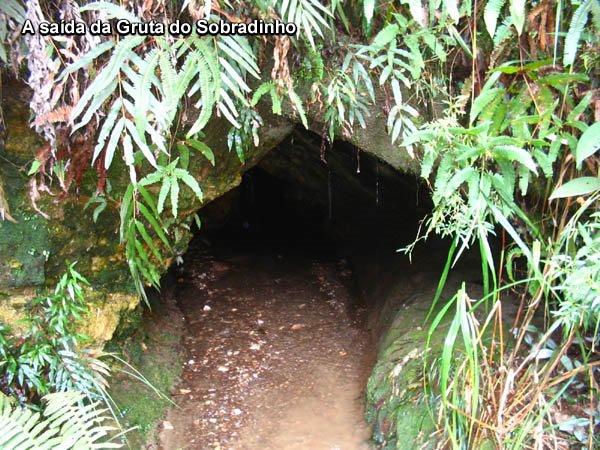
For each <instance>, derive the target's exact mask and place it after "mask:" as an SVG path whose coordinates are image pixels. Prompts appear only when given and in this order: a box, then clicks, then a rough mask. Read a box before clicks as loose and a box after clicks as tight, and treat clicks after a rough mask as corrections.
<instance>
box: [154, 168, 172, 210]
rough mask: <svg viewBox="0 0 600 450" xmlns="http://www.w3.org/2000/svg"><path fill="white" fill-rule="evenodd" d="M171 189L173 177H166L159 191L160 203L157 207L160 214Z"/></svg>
mask: <svg viewBox="0 0 600 450" xmlns="http://www.w3.org/2000/svg"><path fill="white" fill-rule="evenodd" d="M169 189H171V178H170V177H164V178H163V182H162V185H161V186H160V192H159V193H158V203H157V205H156V209H157V210H158V213H159V214H160V213H162V212H163V210H164V207H165V200H166V199H167V194H168V193H169Z"/></svg>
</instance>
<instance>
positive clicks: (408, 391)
mask: <svg viewBox="0 0 600 450" xmlns="http://www.w3.org/2000/svg"><path fill="white" fill-rule="evenodd" d="M426 315H427V308H426V306H424V305H423V304H422V303H412V304H410V305H406V306H403V307H401V308H400V310H399V311H398V312H397V314H396V317H395V319H394V320H393V322H392V324H391V325H390V326H389V328H388V331H387V332H386V333H385V335H384V336H383V339H382V341H381V345H380V349H379V356H378V358H377V363H376V365H375V367H374V368H373V371H372V374H371V376H370V378H369V381H368V383H367V414H366V415H367V420H368V422H369V423H370V424H371V426H372V427H373V438H374V439H375V441H376V442H377V443H378V444H379V445H380V447H381V448H383V449H386V450H409V449H417V448H418V449H432V448H434V446H435V440H434V439H433V438H432V435H433V433H434V432H435V421H434V417H433V410H434V408H433V401H434V398H433V395H432V394H431V393H428V392H425V391H424V383H423V379H424V370H425V364H424V356H425V343H426V341H427V334H428V330H427V329H426V328H424V327H423V323H424V319H425V317H426ZM447 329H448V321H443V322H442V323H441V324H440V325H439V326H438V328H437V329H436V331H435V333H434V334H433V337H432V339H431V346H430V350H429V353H428V355H427V357H428V360H429V361H431V360H432V359H431V358H432V357H434V356H435V355H437V354H439V353H440V352H441V347H442V345H443V338H444V336H445V334H446V331H447Z"/></svg>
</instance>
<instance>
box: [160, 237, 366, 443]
mask: <svg viewBox="0 0 600 450" xmlns="http://www.w3.org/2000/svg"><path fill="white" fill-rule="evenodd" d="M233 247H236V251H235V255H234V254H233V253H231V252H228V251H227V250H224V249H226V248H233ZM301 250H302V249H300V250H297V251H295V252H289V251H288V252H287V253H281V252H278V251H277V250H276V249H264V248H261V249H259V248H258V247H256V248H250V247H248V246H246V247H245V248H242V249H240V246H239V245H227V246H222V248H221V249H218V248H212V249H208V248H205V249H204V250H198V249H197V251H195V252H193V254H192V256H190V259H188V260H186V262H185V271H184V272H182V274H181V276H180V279H179V283H180V288H179V296H180V300H179V304H180V308H181V310H182V312H183V313H184V316H185V319H186V323H187V332H186V333H187V334H186V336H185V338H184V341H183V345H184V346H185V352H186V354H187V357H186V364H185V368H184V372H183V375H182V380H181V382H180V384H179V385H178V387H177V390H176V394H177V395H176V401H177V403H178V405H179V406H180V408H177V409H175V408H174V409H172V410H171V411H170V413H169V414H168V416H167V419H166V421H165V422H163V424H162V427H161V428H162V430H161V432H160V435H159V442H160V444H159V448H162V449H163V450H176V449H179V448H182V449H199V450H200V449H202V450H204V449H246V450H275V449H277V450H286V449H290V450H294V449H298V450H301V449H302V450H320V449H323V450H333V449H336V450H337V449H339V450H363V449H369V448H371V447H370V446H369V444H368V439H369V435H370V433H369V428H368V426H367V424H366V423H365V422H364V420H363V390H364V386H365V383H366V377H367V375H368V370H369V368H370V367H369V361H368V360H367V359H366V358H367V357H366V356H365V355H368V354H370V353H372V352H369V351H367V350H368V349H369V344H368V343H367V336H366V332H365V331H364V330H362V329H361V325H360V322H361V319H360V315H361V314H360V310H358V311H357V310H356V309H355V308H352V307H351V305H352V298H351V295H350V293H349V290H348V288H347V286H348V285H349V277H350V272H349V270H348V269H347V267H346V266H345V265H344V262H343V260H341V261H339V260H331V259H329V260H328V259H317V260H315V259H314V257H313V258H312V259H309V258H308V257H307V256H304V255H303V252H302V251H301Z"/></svg>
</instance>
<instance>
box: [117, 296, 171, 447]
mask: <svg viewBox="0 0 600 450" xmlns="http://www.w3.org/2000/svg"><path fill="white" fill-rule="evenodd" d="M141 311H142V310H140V309H138V310H136V311H135V312H133V313H131V314H129V315H127V316H126V317H125V319H124V321H123V322H122V326H120V328H119V330H120V331H119V332H118V333H117V334H116V335H115V338H113V340H112V341H111V342H109V343H108V344H107V346H106V349H107V351H114V352H117V353H121V351H122V354H123V357H124V358H125V359H126V360H127V362H128V363H129V364H131V365H132V366H134V367H135V368H136V369H137V370H138V371H139V372H140V373H141V374H142V375H143V376H144V377H145V378H146V379H147V380H148V381H149V383H150V384H151V385H152V386H153V387H154V388H156V389H158V390H159V391H160V392H162V393H168V392H169V391H170V390H171V389H172V387H173V386H174V385H175V384H176V382H177V380H178V377H179V375H180V373H181V369H182V367H183V356H182V355H181V354H180V338H181V330H182V326H181V324H180V323H179V321H178V319H177V318H176V317H175V316H176V314H174V313H173V312H172V311H166V310H165V307H164V305H153V311H155V313H154V314H152V313H150V312H148V311H147V310H146V311H145V312H144V314H143V316H142V314H141ZM130 332H133V333H134V334H132V335H129V334H128V333H130ZM110 394H111V396H112V398H113V399H114V400H115V402H116V403H117V405H118V407H119V411H120V415H121V423H122V425H123V427H125V428H130V427H136V429H135V430H134V431H132V432H129V433H127V441H128V443H129V446H130V447H131V448H132V449H139V448H142V446H143V444H144V443H145V442H146V441H147V440H148V439H149V438H150V437H151V432H152V430H153V429H154V428H155V426H156V424H157V423H158V421H160V420H161V418H162V417H163V416H164V414H165V412H166V410H167V408H168V407H169V406H172V404H171V403H170V402H169V401H168V400H166V399H165V398H161V397H159V396H158V395H157V394H156V393H155V392H154V391H153V390H152V388H150V387H149V386H148V385H147V384H145V383H143V382H141V381H138V380H135V379H133V378H132V377H130V376H126V375H124V374H118V375H117V376H115V377H114V378H113V380H112V382H111V388H110Z"/></svg>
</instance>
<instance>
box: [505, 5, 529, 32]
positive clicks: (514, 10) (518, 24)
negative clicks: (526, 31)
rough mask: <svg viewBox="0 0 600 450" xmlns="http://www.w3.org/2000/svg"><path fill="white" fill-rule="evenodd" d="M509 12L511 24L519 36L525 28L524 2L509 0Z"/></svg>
mask: <svg viewBox="0 0 600 450" xmlns="http://www.w3.org/2000/svg"><path fill="white" fill-rule="evenodd" d="M509 10H510V15H511V17H512V20H513V24H514V25H515V28H516V29H517V33H519V36H520V35H521V33H523V27H524V26H525V15H526V14H525V0H511V1H510V8H509Z"/></svg>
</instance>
